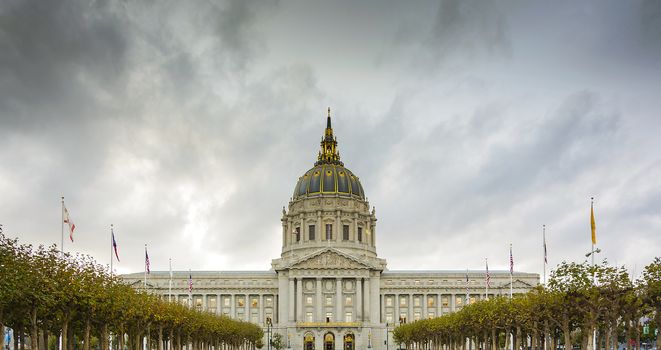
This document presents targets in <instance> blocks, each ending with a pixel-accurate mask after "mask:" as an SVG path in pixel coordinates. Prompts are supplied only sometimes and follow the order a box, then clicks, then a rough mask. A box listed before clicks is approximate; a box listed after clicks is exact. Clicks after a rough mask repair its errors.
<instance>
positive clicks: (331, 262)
mask: <svg viewBox="0 0 661 350" xmlns="http://www.w3.org/2000/svg"><path fill="white" fill-rule="evenodd" d="M289 268H290V269H312V270H322V269H324V270H325V269H359V270H364V269H370V268H371V266H369V265H367V264H365V263H363V262H361V261H358V260H355V259H353V258H351V257H350V256H347V255H345V254H342V253H339V252H337V251H335V250H332V249H328V250H323V251H321V252H317V253H314V254H311V255H308V256H306V257H303V258H302V259H300V260H298V261H296V262H294V263H293V264H291V266H289Z"/></svg>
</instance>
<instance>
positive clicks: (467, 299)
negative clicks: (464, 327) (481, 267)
mask: <svg viewBox="0 0 661 350" xmlns="http://www.w3.org/2000/svg"><path fill="white" fill-rule="evenodd" d="M468 300H469V299H468V269H466V304H465V305H464V306H466V305H468Z"/></svg>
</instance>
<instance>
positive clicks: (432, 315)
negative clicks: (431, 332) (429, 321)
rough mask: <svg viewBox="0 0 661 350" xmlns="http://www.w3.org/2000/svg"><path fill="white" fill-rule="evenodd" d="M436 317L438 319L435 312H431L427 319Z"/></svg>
mask: <svg viewBox="0 0 661 350" xmlns="http://www.w3.org/2000/svg"><path fill="white" fill-rule="evenodd" d="M434 317H436V314H435V313H434V311H429V312H428V313H427V318H434Z"/></svg>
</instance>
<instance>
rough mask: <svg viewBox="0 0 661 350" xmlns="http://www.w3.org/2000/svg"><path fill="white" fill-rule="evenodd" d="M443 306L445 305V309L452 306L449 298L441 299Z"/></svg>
mask: <svg viewBox="0 0 661 350" xmlns="http://www.w3.org/2000/svg"><path fill="white" fill-rule="evenodd" d="M441 305H443V307H448V306H450V301H449V300H448V297H442V298H441Z"/></svg>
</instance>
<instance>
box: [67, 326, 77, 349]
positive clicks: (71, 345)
mask: <svg viewBox="0 0 661 350" xmlns="http://www.w3.org/2000/svg"><path fill="white" fill-rule="evenodd" d="M68 333H69V334H68V338H69V342H68V344H67V349H68V350H73V347H74V344H75V342H76V338H74V335H73V327H69V332H68Z"/></svg>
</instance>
